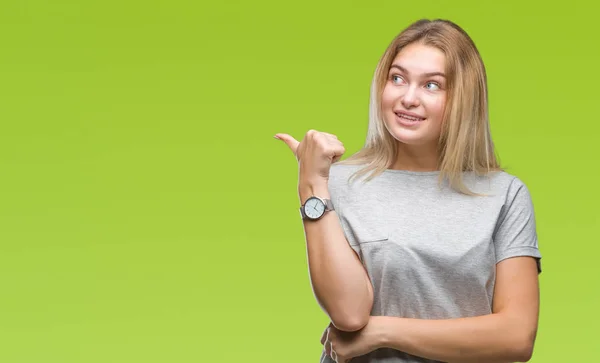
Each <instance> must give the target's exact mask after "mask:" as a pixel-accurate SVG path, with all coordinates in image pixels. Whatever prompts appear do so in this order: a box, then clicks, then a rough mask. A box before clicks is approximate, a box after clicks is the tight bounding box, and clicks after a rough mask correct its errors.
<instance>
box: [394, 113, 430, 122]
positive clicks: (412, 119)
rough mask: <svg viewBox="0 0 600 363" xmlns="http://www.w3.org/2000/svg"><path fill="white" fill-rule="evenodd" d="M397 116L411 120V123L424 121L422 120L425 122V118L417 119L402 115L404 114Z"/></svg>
mask: <svg viewBox="0 0 600 363" xmlns="http://www.w3.org/2000/svg"><path fill="white" fill-rule="evenodd" d="M396 115H398V117H402V118H405V119H407V120H410V121H422V120H424V119H423V118H416V117H412V116H407V115H405V114H402V113H397V114H396Z"/></svg>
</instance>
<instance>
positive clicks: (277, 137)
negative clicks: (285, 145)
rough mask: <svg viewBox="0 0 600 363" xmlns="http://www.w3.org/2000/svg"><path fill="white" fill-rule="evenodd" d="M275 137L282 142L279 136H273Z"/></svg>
mask: <svg viewBox="0 0 600 363" xmlns="http://www.w3.org/2000/svg"><path fill="white" fill-rule="evenodd" d="M273 137H274V138H276V139H277V140H281V139H280V138H279V136H277V135H275V136H273Z"/></svg>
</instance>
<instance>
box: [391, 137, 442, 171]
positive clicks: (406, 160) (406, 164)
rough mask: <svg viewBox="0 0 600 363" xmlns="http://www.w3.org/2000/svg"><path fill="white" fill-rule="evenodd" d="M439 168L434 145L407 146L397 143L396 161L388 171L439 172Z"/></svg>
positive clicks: (437, 155)
mask: <svg viewBox="0 0 600 363" xmlns="http://www.w3.org/2000/svg"><path fill="white" fill-rule="evenodd" d="M439 167H440V166H439V154H438V151H437V147H436V146H435V145H434V146H430V145H407V144H404V143H399V144H398V154H397V156H396V161H395V162H394V164H393V165H392V166H391V167H390V169H395V170H410V171H436V170H439Z"/></svg>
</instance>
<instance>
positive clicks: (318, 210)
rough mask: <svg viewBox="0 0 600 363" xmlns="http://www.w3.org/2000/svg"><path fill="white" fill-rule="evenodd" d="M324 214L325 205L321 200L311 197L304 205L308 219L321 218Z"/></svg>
mask: <svg viewBox="0 0 600 363" xmlns="http://www.w3.org/2000/svg"><path fill="white" fill-rule="evenodd" d="M324 212H325V204H323V202H322V201H321V200H320V199H319V198H315V197H311V198H309V199H308V200H307V201H306V203H304V213H305V214H306V216H307V217H308V218H311V219H316V218H319V217H321V216H322V215H323V213H324Z"/></svg>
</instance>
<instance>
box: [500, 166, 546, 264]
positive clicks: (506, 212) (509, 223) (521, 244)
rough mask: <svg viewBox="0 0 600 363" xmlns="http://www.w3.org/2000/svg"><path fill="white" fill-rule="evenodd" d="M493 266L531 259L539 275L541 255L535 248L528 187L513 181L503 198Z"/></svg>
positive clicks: (534, 232)
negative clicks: (521, 258) (520, 257)
mask: <svg viewBox="0 0 600 363" xmlns="http://www.w3.org/2000/svg"><path fill="white" fill-rule="evenodd" d="M493 239H494V246H495V250H496V263H498V262H500V261H502V260H505V259H507V258H510V257H517V256H531V257H534V258H535V259H536V262H537V268H538V274H539V273H541V272H542V265H541V258H542V255H541V253H540V251H539V248H538V236H537V231H536V221H535V213H534V208H533V202H532V200H531V195H530V193H529V190H528V188H527V186H526V185H525V184H524V183H523V182H522V181H521V180H519V179H518V178H516V177H515V178H514V179H513V180H512V181H511V183H510V185H509V187H508V191H507V194H506V200H505V203H504V205H503V207H502V209H501V212H500V215H499V218H498V221H497V224H496V229H495V231H494V237H493Z"/></svg>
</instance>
